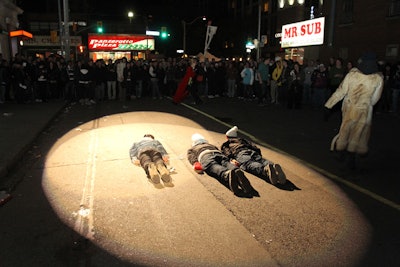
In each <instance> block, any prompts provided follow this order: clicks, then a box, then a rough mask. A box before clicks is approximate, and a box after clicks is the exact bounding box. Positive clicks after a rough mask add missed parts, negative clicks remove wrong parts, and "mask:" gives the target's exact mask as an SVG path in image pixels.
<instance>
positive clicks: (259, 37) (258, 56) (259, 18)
mask: <svg viewBox="0 0 400 267" xmlns="http://www.w3.org/2000/svg"><path fill="white" fill-rule="evenodd" d="M257 40H258V42H257V60H259V59H260V52H261V51H260V40H261V0H258V34H257Z"/></svg>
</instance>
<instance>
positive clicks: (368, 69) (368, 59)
mask: <svg viewBox="0 0 400 267" xmlns="http://www.w3.org/2000/svg"><path fill="white" fill-rule="evenodd" d="M358 69H359V70H360V71H361V72H362V73H364V74H372V73H376V72H378V63H377V59H376V55H375V53H374V52H370V51H369V52H366V53H364V54H363V55H362V56H361V58H360V59H359V61H358Z"/></svg>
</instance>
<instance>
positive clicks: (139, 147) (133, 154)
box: [129, 137, 168, 160]
mask: <svg viewBox="0 0 400 267" xmlns="http://www.w3.org/2000/svg"><path fill="white" fill-rule="evenodd" d="M147 150H156V151H158V152H160V153H161V155H162V156H165V155H167V154H168V153H167V151H166V150H165V148H164V146H163V145H162V144H161V143H160V141H158V140H154V139H152V138H147V137H145V138H143V139H142V140H140V141H139V142H136V143H134V144H133V145H132V147H131V149H130V150H129V156H130V158H131V160H132V159H137V158H139V156H140V154H141V153H142V152H144V151H147Z"/></svg>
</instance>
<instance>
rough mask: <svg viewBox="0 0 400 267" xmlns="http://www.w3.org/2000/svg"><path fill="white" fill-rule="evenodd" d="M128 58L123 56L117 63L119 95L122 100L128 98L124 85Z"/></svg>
mask: <svg viewBox="0 0 400 267" xmlns="http://www.w3.org/2000/svg"><path fill="white" fill-rule="evenodd" d="M126 62H127V59H126V57H123V58H122V59H118V60H117V61H116V62H115V63H116V70H117V84H118V87H117V91H118V92H117V95H118V98H119V100H120V101H124V100H125V99H126V89H125V86H124V69H125V67H126Z"/></svg>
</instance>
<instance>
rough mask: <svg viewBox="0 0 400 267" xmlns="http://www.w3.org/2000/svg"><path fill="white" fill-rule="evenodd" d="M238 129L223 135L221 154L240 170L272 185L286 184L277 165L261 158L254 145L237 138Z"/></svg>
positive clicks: (230, 130) (283, 175) (282, 173)
mask: <svg viewBox="0 0 400 267" xmlns="http://www.w3.org/2000/svg"><path fill="white" fill-rule="evenodd" d="M237 132H238V127H237V126H234V127H232V128H231V129H229V130H228V131H227V132H226V133H225V135H226V138H227V141H225V142H224V143H223V144H222V146H221V151H222V153H223V154H224V155H225V156H227V157H228V158H229V159H230V160H231V162H233V163H234V164H235V165H236V166H238V167H240V168H241V169H242V170H244V171H246V172H249V173H251V174H253V175H255V176H257V177H260V178H262V179H264V180H267V181H269V182H270V183H271V184H272V185H277V184H278V183H279V184H281V185H284V184H285V183H286V175H285V173H284V172H283V170H282V168H281V166H280V165H279V164H275V163H273V162H272V161H270V160H268V159H265V158H263V157H262V154H261V150H260V148H258V147H257V146H256V145H255V144H253V143H252V142H250V141H249V140H246V139H244V138H240V137H238V136H237Z"/></svg>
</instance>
